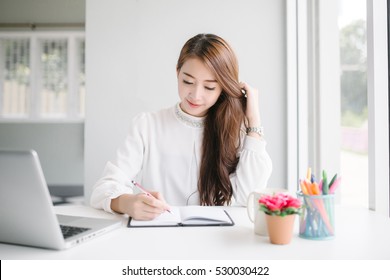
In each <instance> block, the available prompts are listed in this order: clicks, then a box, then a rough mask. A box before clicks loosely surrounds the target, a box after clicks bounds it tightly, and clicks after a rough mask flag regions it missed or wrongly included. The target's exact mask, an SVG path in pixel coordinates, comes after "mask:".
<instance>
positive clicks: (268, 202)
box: [259, 193, 302, 216]
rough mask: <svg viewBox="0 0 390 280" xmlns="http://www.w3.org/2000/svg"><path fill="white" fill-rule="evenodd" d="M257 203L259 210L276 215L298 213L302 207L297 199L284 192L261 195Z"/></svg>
mask: <svg viewBox="0 0 390 280" xmlns="http://www.w3.org/2000/svg"><path fill="white" fill-rule="evenodd" d="M259 204H260V210H261V211H264V212H265V213H266V214H268V215H277V216H285V215H292V214H299V213H300V210H301V207H302V203H301V202H300V200H299V199H297V198H295V197H292V196H291V195H289V194H285V193H275V194H273V195H264V196H261V197H260V199H259Z"/></svg>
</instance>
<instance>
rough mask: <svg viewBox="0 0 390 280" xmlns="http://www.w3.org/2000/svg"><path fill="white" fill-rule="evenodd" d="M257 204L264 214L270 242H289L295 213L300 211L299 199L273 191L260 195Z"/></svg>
mask: <svg viewBox="0 0 390 280" xmlns="http://www.w3.org/2000/svg"><path fill="white" fill-rule="evenodd" d="M259 205H260V211H263V212H264V213H265V214H266V215H265V218H266V222H267V227H268V234H269V238H270V241H271V243H273V244H288V243H290V241H291V237H292V233H293V229H294V221H295V215H296V214H298V215H299V214H300V213H301V209H302V203H301V201H300V200H299V199H298V198H295V197H293V196H291V195H290V194H287V193H275V194H272V195H263V196H261V197H260V199H259Z"/></svg>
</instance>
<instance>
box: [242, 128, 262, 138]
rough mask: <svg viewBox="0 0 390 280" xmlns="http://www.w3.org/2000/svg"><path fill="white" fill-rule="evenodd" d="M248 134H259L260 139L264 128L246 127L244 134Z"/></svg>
mask: <svg viewBox="0 0 390 280" xmlns="http://www.w3.org/2000/svg"><path fill="white" fill-rule="evenodd" d="M249 132H255V133H257V134H259V135H260V137H263V136H264V128H263V127H262V126H259V127H248V128H247V129H246V133H249Z"/></svg>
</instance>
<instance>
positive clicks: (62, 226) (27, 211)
mask: <svg viewBox="0 0 390 280" xmlns="http://www.w3.org/2000/svg"><path fill="white" fill-rule="evenodd" d="M120 226H121V221H118V220H110V219H95V218H86V217H76V216H64V215H56V214H55V212H54V207H53V203H52V201H51V197H50V193H49V190H48V187H47V184H46V181H45V178H44V175H43V172H42V168H41V164H40V161H39V158H38V155H37V153H36V152H35V151H33V150H29V151H4V150H0V242H3V243H12V244H19V245H26V246H33V247H42V248H50V249H58V250H59V249H65V248H70V247H73V246H75V245H77V244H80V243H82V242H84V241H87V240H90V239H92V238H94V237H97V236H99V235H101V234H103V233H106V232H108V231H110V230H113V229H115V228H118V227H120Z"/></svg>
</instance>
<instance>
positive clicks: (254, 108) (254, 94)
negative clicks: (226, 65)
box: [240, 82, 261, 127]
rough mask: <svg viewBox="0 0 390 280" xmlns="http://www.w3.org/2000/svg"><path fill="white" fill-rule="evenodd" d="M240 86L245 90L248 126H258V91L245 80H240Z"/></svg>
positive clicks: (259, 122) (259, 121)
mask: <svg viewBox="0 0 390 280" xmlns="http://www.w3.org/2000/svg"><path fill="white" fill-rule="evenodd" d="M240 86H241V88H242V89H243V90H245V92H246V98H247V102H246V112H245V115H246V117H247V119H248V126H249V127H260V126H261V120H260V108H259V91H258V90H257V89H256V88H253V87H251V86H250V85H248V84H247V83H245V82H240Z"/></svg>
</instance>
